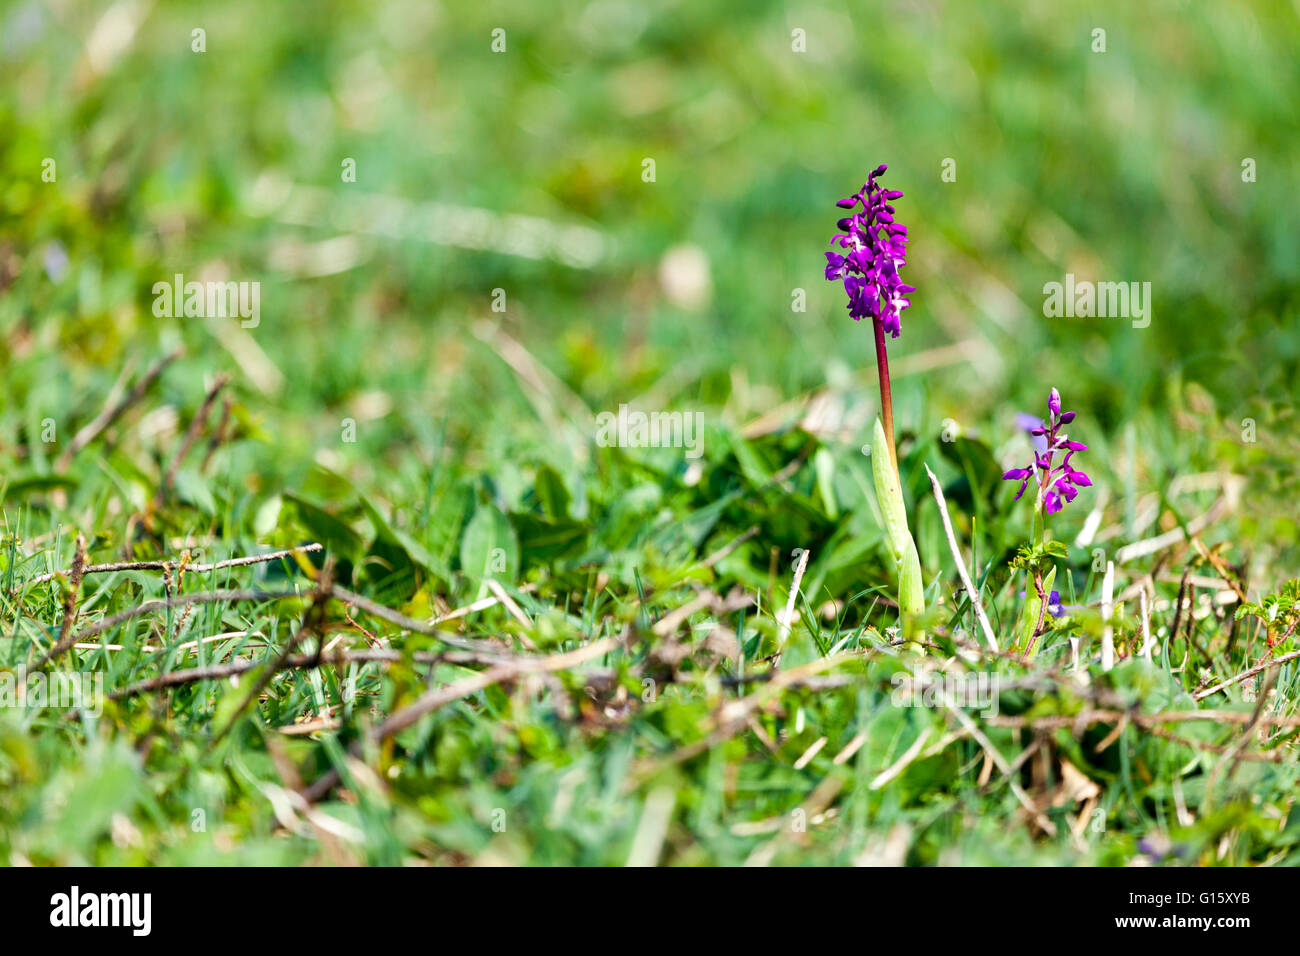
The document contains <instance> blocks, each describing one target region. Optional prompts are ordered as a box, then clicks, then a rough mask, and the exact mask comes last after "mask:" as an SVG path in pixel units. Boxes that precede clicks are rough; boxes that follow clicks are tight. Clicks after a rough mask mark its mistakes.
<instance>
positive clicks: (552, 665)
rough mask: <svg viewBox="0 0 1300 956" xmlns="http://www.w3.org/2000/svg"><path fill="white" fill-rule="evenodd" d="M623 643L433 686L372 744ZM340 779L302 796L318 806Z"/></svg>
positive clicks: (331, 777) (332, 776)
mask: <svg viewBox="0 0 1300 956" xmlns="http://www.w3.org/2000/svg"><path fill="white" fill-rule="evenodd" d="M622 641H623V637H622V636H619V637H604V638H601V639H600V640H598V641H592V642H591V643H590V644H585V645H583V646H582V647H579V648H577V649H575V650H572V651H564V652H562V653H559V654H551V655H549V656H547V657H541V658H534V657H529V658H525V657H519V658H516V659H514V660H513V661H509V662H506V663H501V664H496V665H494V666H492V667H489V668H488V669H487V670H484V671H479V672H478V673H476V674H473V675H471V676H469V677H466V678H463V679H462V680H458V681H456V682H455V683H452V684H446V685H444V686H441V687H434V688H432V689H430V690H428V691H426V692H425V693H424V694H422V695H420V697H418V698H417V699H416V700H415V701H414V702H412V703H411V704H410V705H408V706H406V707H403V708H402V709H401V710H399V711H397V712H396V713H394V714H392V715H390V716H389V717H388V719H387V720H385V721H384V722H383V723H382V724H380V725H379V726H378V727H376V728H375V729H374V730H373V731H371V733H370V742H371V743H374V744H377V743H381V742H383V741H384V740H387V739H388V738H389V737H392V736H393V735H394V734H397V733H399V732H400V731H403V730H405V729H406V728H407V727H410V726H411V725H412V724H414V723H415V722H416V721H418V720H419V719H420V718H421V717H424V716H425V715H426V714H430V713H432V712H433V711H435V710H439V709H440V708H442V707H445V706H447V705H448V704H452V703H455V702H456V701H458V700H460V699H461V698H463V697H468V696H469V695H470V694H476V693H478V692H479V691H481V690H485V689H486V688H488V687H491V686H492V685H494V684H500V683H504V682H506V681H510V680H513V679H515V678H516V677H521V676H524V675H526V674H545V673H554V672H555V671H562V670H568V669H569V668H571V667H576V666H577V665H578V664H581V663H584V662H585V661H589V660H593V659H594V658H597V657H601V656H603V655H605V654H608V653H609V652H610V651H612V650H615V649H616V648H617V647H619V645H620V644H621V643H622ZM361 752H362V748H361V747H360V746H358V745H355V744H354V745H353V746H352V748H350V750H349V753H350V754H351V756H353V757H358V756H359V755H360V754H361ZM341 779H342V777H341V775H340V774H339V772H338V770H337V769H334V770H330V771H329V772H328V773H326V774H324V775H323V776H321V777H320V778H319V779H317V780H316V782H315V783H313V784H312V785H311V786H310V787H308V788H307V789H306V790H304V791H303V796H304V797H305V798H306V800H307V802H309V803H315V802H317V801H318V800H321V799H323V798H324V797H325V796H326V795H327V794H329V792H330V791H331V790H333V789H334V787H336V786H337V785H338V783H339V781H340V780H341Z"/></svg>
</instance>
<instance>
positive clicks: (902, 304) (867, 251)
mask: <svg viewBox="0 0 1300 956" xmlns="http://www.w3.org/2000/svg"><path fill="white" fill-rule="evenodd" d="M887 168H888V167H887V166H886V165H885V164H884V163H881V164H880V165H879V166H877V167H876V168H875V169H873V170H872V171H871V173H870V174H869V175H868V176H867V181H866V182H865V183H863V184H862V188H861V189H860V190H858V191H857V192H856V193H854V194H853V195H852V196H850V197H849V198H847V199H841V200H839V202H837V203H836V205H837V206H839V207H840V208H841V209H851V210H853V212H851V213H849V215H847V216H845V217H844V218H842V219H841V220H840V221H839V222H838V223H836V225H837V226H838V227H839V228H840V229H841V230H842V231H841V232H839V233H837V234H835V235H834V236H831V246H832V251H830V252H827V253H826V278H827V280H828V281H831V282H842V283H844V291H845V293H847V294H848V310H849V315H851V316H852V317H853V320H854V321H855V322H857V321H861V320H862V319H864V318H867V317H868V316H869V317H870V318H871V324H872V327H873V330H874V332H875V336H876V368H877V371H878V372H879V373H880V415H881V418H882V419H883V420H884V427H885V437H886V438H887V439H888V440H889V449H890V453H891V454H892V455H893V457H894V464H895V466H897V464H898V452H897V449H896V447H895V445H894V403H893V398H892V395H891V392H890V387H889V354H888V352H887V351H886V349H885V333H886V332H888V333H889V334H890V336H892V337H893V338H898V336H899V335H900V334H901V333H902V331H903V321H902V312H903V310H904V309H906V308H907V307H908V306H909V305H910V304H911V303H910V302H909V301H908V299H907V295H908V293H909V292H915V291H916V288H915V287H914V286H910V285H908V284H907V283H905V282H904V281H903V280H902V278H901V277H900V276H899V274H898V270H899V269H900V268H901V267H902V266H904V265H906V262H907V227H906V226H905V225H903V224H902V223H900V222H895V221H894V212H895V210H894V207H893V205H892V203H893V202H894V201H895V200H897V199H902V198H903V194H902V193H901V192H899V191H898V190H896V189H885V188H884V187H883V186H881V185H880V184H879V183H877V182H876V180H877V179H879V178H880V177H881V176H883V175H884V173H885V170H886V169H887ZM859 206H861V208H858V207H859ZM836 248H838V249H839V250H841V251H840V252H836V251H834V249H836Z"/></svg>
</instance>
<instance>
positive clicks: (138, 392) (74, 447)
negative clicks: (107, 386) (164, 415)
mask: <svg viewBox="0 0 1300 956" xmlns="http://www.w3.org/2000/svg"><path fill="white" fill-rule="evenodd" d="M184 351H185V350H184V349H181V348H178V349H176V350H175V351H174V352H172V353H171V354H170V355H166V356H164V357H163V358H161V359H159V360H158V362H157V363H156V364H155V365H154V366H153V368H151V369H149V371H147V372H145V373H144V375H143V376H142V377H141V378H140V380H139V381H138V382H136V383H135V387H134V388H132V389H131V391H129V392H128V393H127V394H126V395H124V396H123V397H122V399H121V400H120V401H119V402H118V403H117V404H116V405H106V406H105V407H104V409H103V411H101V412H100V413H99V414H98V415H96V416H95V418H94V420H92V421H91V422H90V423H89V424H87V425H85V426H84V427H82V429H81V430H80V431H78V432H77V434H76V435H74V436H73V437H72V441H70V442H69V443H68V447H67V448H66V449H65V450H64V452H63V454H62V455H60V456H59V460H58V462H57V465H56V467H57V468H58V469H59V471H63V470H64V469H66V468H67V467H68V465H70V464H72V459H73V458H75V457H76V455H77V452H79V451H81V449H83V448H85V447H86V446H87V445H89V444H90V443H91V442H92V441H94V440H95V439H96V438H97V437H99V435H100V433H101V432H103V431H104V429H106V428H108V426H109V425H111V424H113V422H115V421H117V419H118V417H119V416H120V415H121V414H122V413H123V412H125V411H126V410H127V409H128V408H130V407H131V406H132V405H134V404H135V403H136V402H138V401H139V400H140V399H141V398H143V397H144V393H145V392H147V391H149V386H151V385H153V383H154V382H155V381H157V380H158V376H159V375H161V374H162V373H163V370H164V369H166V368H167V366H168V365H170V364H171V363H172V362H174V361H176V359H178V358H180V357H181V355H182V354H184Z"/></svg>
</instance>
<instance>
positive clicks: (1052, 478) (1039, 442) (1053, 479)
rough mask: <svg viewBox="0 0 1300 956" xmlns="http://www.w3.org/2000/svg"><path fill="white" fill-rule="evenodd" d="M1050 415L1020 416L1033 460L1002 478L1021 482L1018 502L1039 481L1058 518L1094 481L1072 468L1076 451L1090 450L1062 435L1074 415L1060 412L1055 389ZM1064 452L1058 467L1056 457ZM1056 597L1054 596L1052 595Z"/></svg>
mask: <svg viewBox="0 0 1300 956" xmlns="http://www.w3.org/2000/svg"><path fill="white" fill-rule="evenodd" d="M1047 411H1048V414H1049V416H1050V418H1049V420H1048V421H1046V422H1043V421H1039V420H1038V419H1035V418H1032V416H1029V415H1025V414H1021V415H1020V424H1021V425H1022V426H1024V427H1026V428H1028V430H1029V434H1030V435H1031V436H1032V437H1033V441H1034V460H1033V463H1032V464H1031V465H1030V466H1029V467H1028V468H1012V469H1011V470H1010V471H1008V472H1006V473H1005V474H1004V475H1003V476H1002V477H1003V479H1004V480H1006V481H1018V482H1020V490H1019V491H1017V492H1016V497H1015V500H1016V501H1019V500H1020V497H1021V496H1022V495H1023V494H1024V493H1025V488H1027V487H1028V486H1029V479H1031V478H1036V479H1037V484H1038V497H1039V500H1040V501H1041V502H1042V505H1043V510H1044V511H1045V512H1046V513H1047V514H1049V515H1050V514H1056V512H1058V511H1060V510H1061V509H1062V508H1064V507H1065V506H1066V505H1067V504H1069V503H1070V502H1071V501H1073V500H1074V499H1075V497H1076V496H1077V495H1078V494H1079V489H1080V488H1088V487H1091V486H1092V479H1091V478H1089V477H1088V476H1087V475H1086V474H1084V473H1083V472H1082V471H1079V470H1078V469H1077V468H1075V467H1073V466H1072V465H1071V464H1070V457H1071V456H1072V455H1073V454H1074V453H1075V452H1076V451H1086V450H1087V448H1088V446H1087V445H1085V444H1083V443H1082V442H1077V441H1071V440H1070V439H1069V437H1068V436H1067V435H1066V434H1065V433H1064V432H1062V431H1061V426H1062V425H1068V424H1069V423H1070V422H1072V421H1074V414H1075V413H1074V412H1062V411H1061V393H1060V392H1058V391H1057V390H1056V389H1052V392H1051V395H1050V396H1048V399H1047ZM1058 452H1063V453H1064V454H1063V456H1062V458H1061V461H1060V463H1059V464H1057V463H1056V455H1057V453H1058ZM1053 593H1054V594H1055V592H1053Z"/></svg>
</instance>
